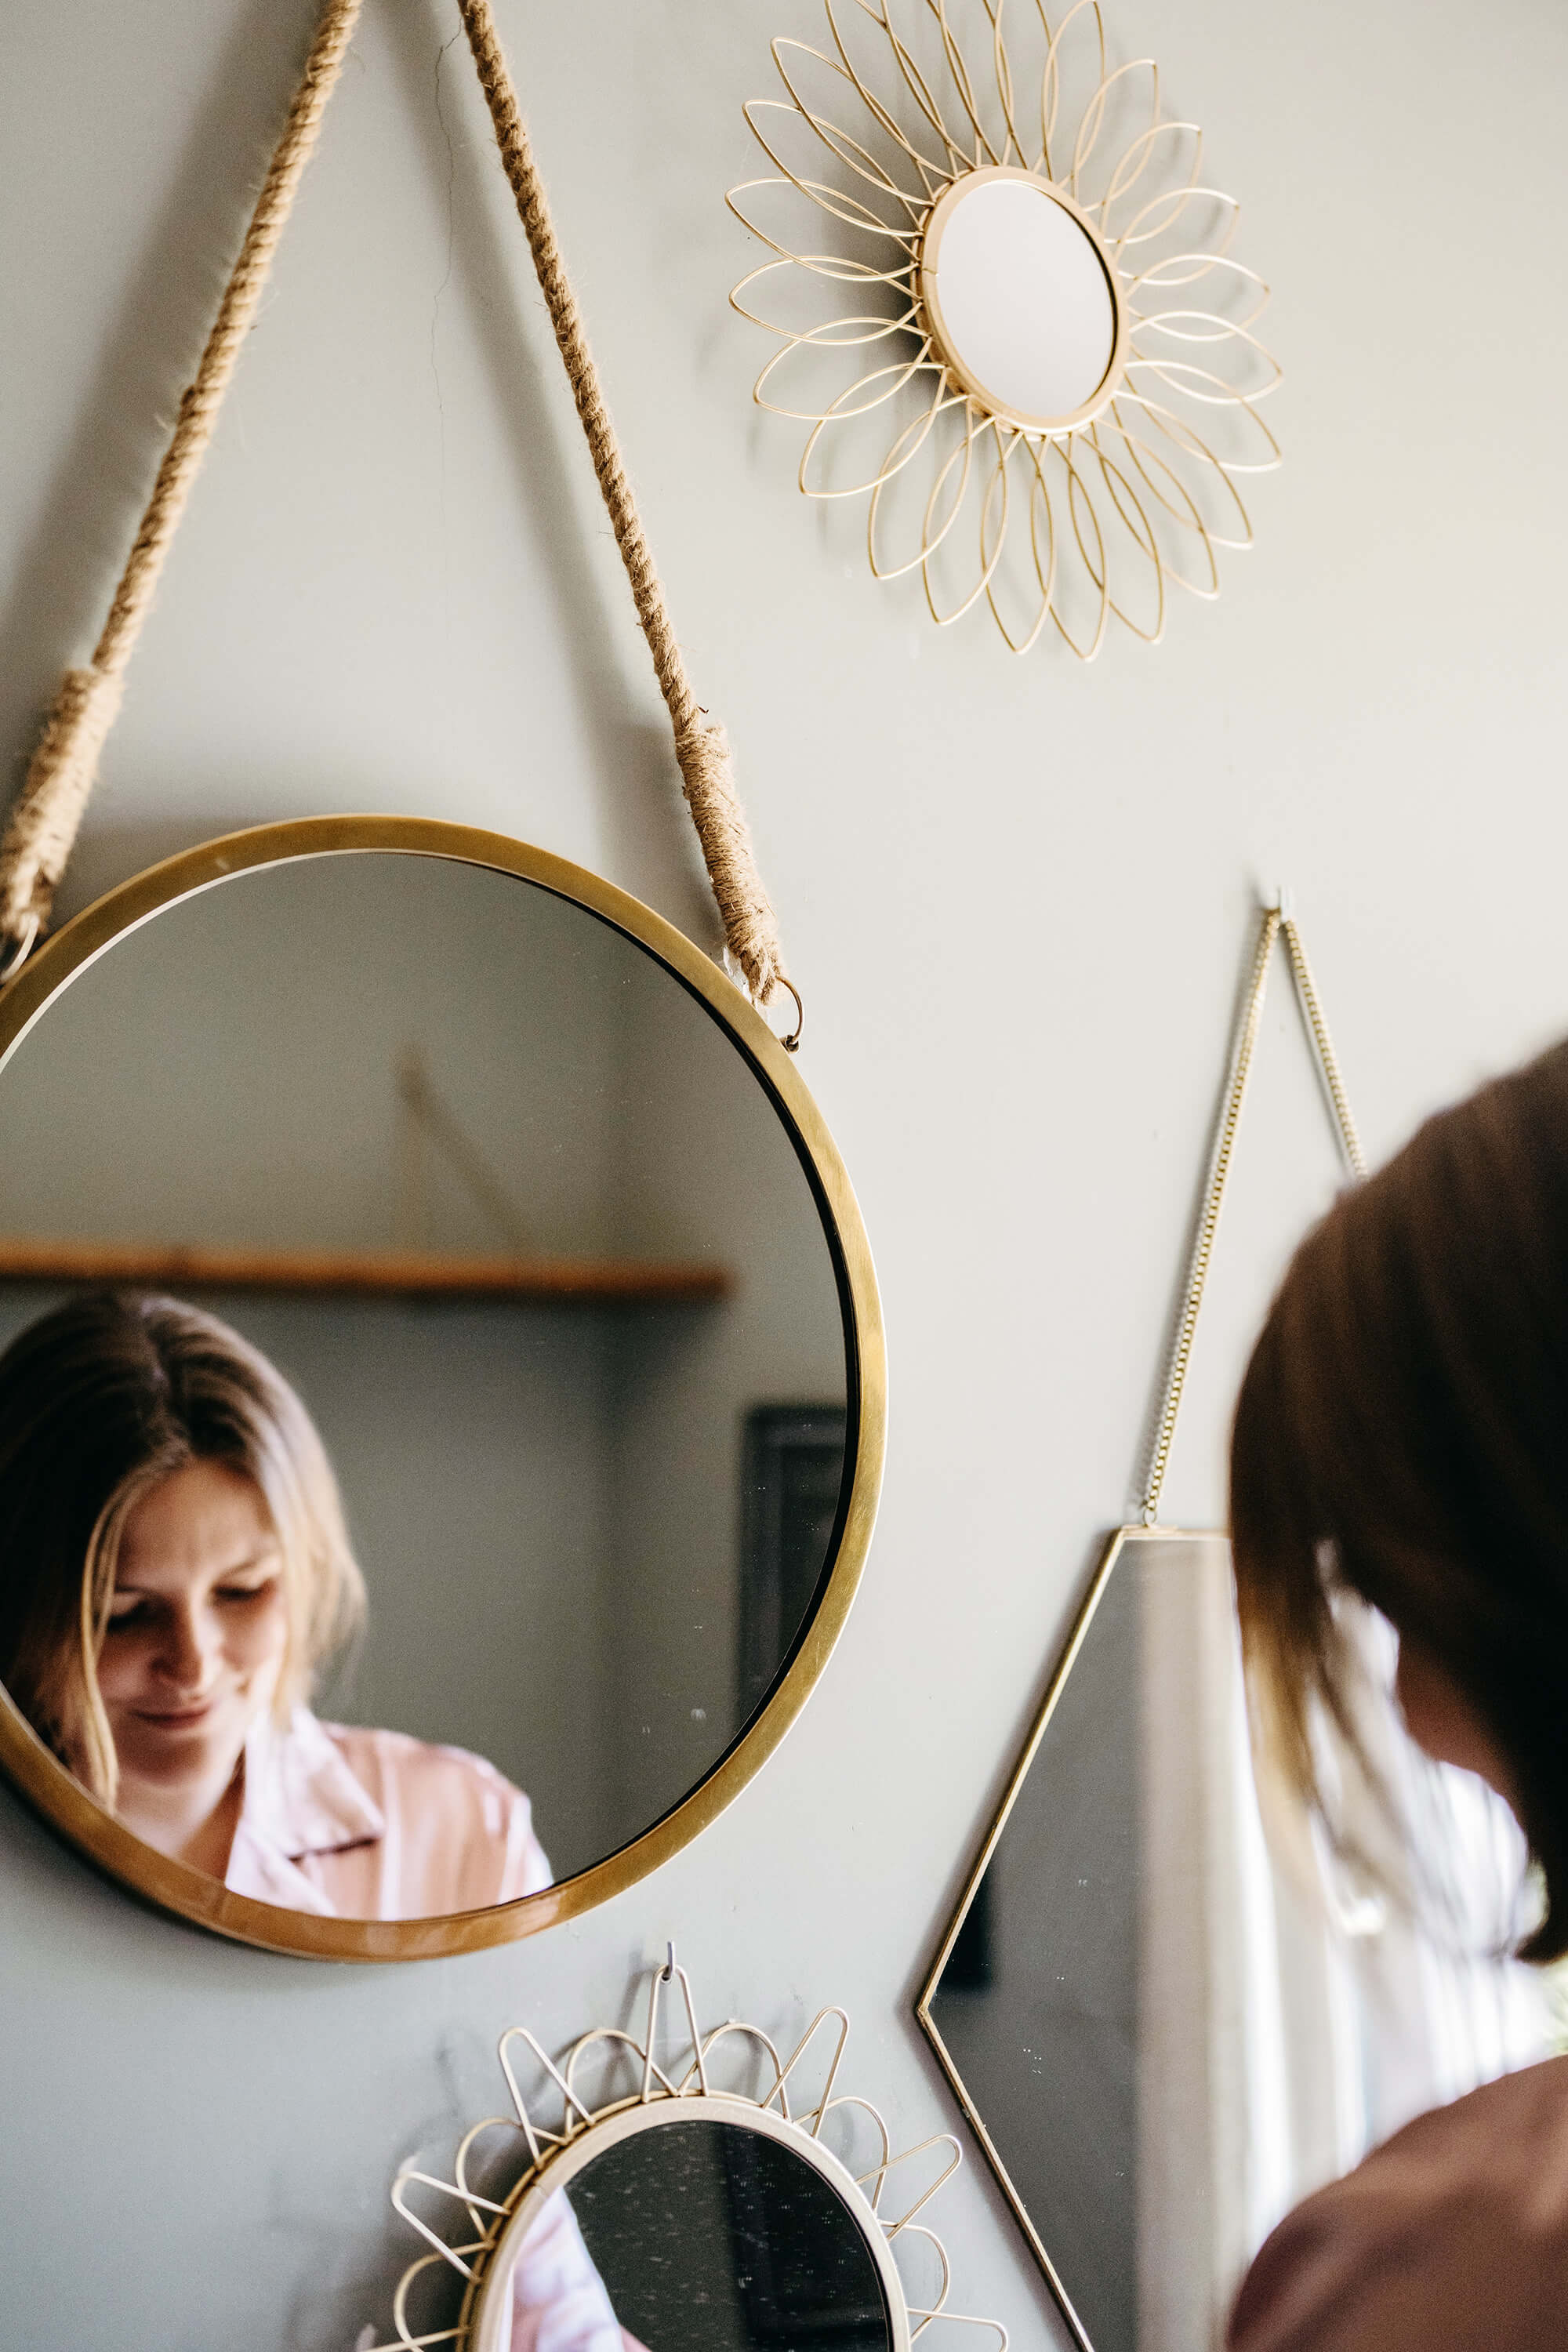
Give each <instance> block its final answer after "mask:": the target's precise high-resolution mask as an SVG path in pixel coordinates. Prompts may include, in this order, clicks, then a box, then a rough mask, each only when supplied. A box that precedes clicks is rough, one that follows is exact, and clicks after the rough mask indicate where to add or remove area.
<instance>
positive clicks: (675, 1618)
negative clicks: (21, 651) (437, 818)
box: [0, 851, 855, 1918]
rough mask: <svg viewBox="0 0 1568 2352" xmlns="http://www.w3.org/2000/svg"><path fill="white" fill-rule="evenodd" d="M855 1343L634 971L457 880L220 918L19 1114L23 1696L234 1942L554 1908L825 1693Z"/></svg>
mask: <svg viewBox="0 0 1568 2352" xmlns="http://www.w3.org/2000/svg"><path fill="white" fill-rule="evenodd" d="M110 1292H112V1294H113V1295H112V1296H110V1295H109V1293H110ZM146 1293H153V1294H163V1295H164V1297H165V1299H166V1300H169V1299H172V1300H173V1301H174V1302H175V1303H174V1305H173V1306H170V1305H167V1304H166V1303H165V1304H164V1305H163V1306H156V1305H149V1304H148V1303H146V1300H145V1298H144V1297H143V1294H146ZM127 1302H129V1303H127ZM56 1310H58V1312H57V1311H56ZM193 1316H194V1318H196V1319H193ZM50 1317H52V1318H53V1319H52V1320H45V1319H42V1318H50ZM199 1318H216V1325H214V1324H213V1323H211V1322H208V1321H203V1320H201V1319H199ZM846 1331H847V1325H846V1318H845V1313H844V1311H843V1310H842V1308H841V1303H840V1266H839V1257H838V1252H837V1243H836V1241H834V1240H831V1239H830V1236H829V1231H828V1229H827V1226H826V1223H825V1218H824V1213H823V1212H822V1210H821V1209H820V1208H819V1205H818V1201H817V1197H816V1190H815V1179H814V1178H813V1176H811V1175H808V1172H807V1166H806V1162H805V1158H804V1156H803V1150H802V1148H801V1147H800V1146H799V1144H798V1142H797V1138H796V1134H795V1129H794V1128H793V1127H792V1126H791V1125H790V1124H789V1123H788V1122H787V1121H786V1118H785V1116H784V1113H783V1112H782V1111H781V1110H780V1108H778V1107H777V1105H776V1103H775V1100H774V1098H773V1095H772V1094H771V1093H770V1092H769V1090H768V1089H767V1087H765V1086H764V1085H763V1081H762V1080H761V1078H760V1077H759V1076H758V1074H757V1071H756V1069H755V1068H754V1067H753V1066H752V1063H751V1062H750V1060H749V1059H748V1058H747V1056H746V1055H745V1054H744V1053H743V1052H742V1050H741V1048H740V1047H739V1045H737V1043H736V1042H735V1040H734V1038H733V1037H732V1036H731V1033H730V1031H729V1030H728V1029H727V1028H726V1027H725V1026H724V1024H722V1022H721V1020H719V1019H718V1018H717V1017H716V1016H715V1014H714V1013H711V1012H710V1010H709V1008H708V1006H707V1005H706V1004H705V1003H703V1002H702V1001H701V999H700V997H699V996H697V995H696V994H695V993H693V992H691V991H690V990H689V989H688V988H687V986H686V985H684V984H683V983H682V982H681V981H680V980H679V979H678V978H677V977H676V975H675V974H674V973H673V972H672V971H670V970H669V969H668V967H667V966H666V965H665V964H664V963H662V962H661V961H658V959H657V958H656V957H655V956H654V955H653V954H651V953H650V952H648V951H647V950H646V949H644V948H643V947H642V946H641V945H640V944H639V943H638V942H637V940H634V939H632V938H630V937H628V936H626V934H625V933H624V932H622V931H620V930H618V929H616V928H614V927H613V925H612V924H611V923H610V922H608V921H607V920H605V919H601V918H600V917H599V916H597V915H595V913H593V912H591V911H590V910H589V909H588V908H585V907H584V906H582V905H579V904H577V903H575V902H574V901H573V900H571V899H568V898H563V897H560V896H557V895H555V894H554V893H553V892H552V891H551V890H550V889H548V888H546V887H542V886H541V885H539V884H536V883H533V882H531V881H528V880H525V879H522V878H521V877H518V876H516V875H513V874H508V873H504V872H500V871H497V870H494V869H492V868H489V867H486V866H479V865H471V864H466V863H463V862H459V861H458V860H456V859H453V858H448V857H443V856H426V855H410V854H405V853H396V852H381V851H356V852H352V853H347V854H335V855H317V856H301V857H295V858H292V859H289V860H288V861H286V862H279V863H274V864H271V865H268V866H258V867H256V868H253V869H252V870H249V871H244V872H240V873H237V874H235V875H233V876H232V877H229V878H227V879H225V880H223V881H221V882H219V883H217V884H216V885H215V886H213V887H207V888H205V889H202V890H199V891H197V892H196V893H195V894H194V895H191V896H187V897H185V898H181V899H179V900H177V901H176V902H175V903H174V904H172V905H170V906H168V907H166V908H163V910H162V911H160V912H158V913H157V914H155V915H153V917H151V918H150V919H147V920H145V921H144V922H142V924H141V925H140V927H138V928H135V929H131V930H129V931H125V932H122V933H121V936H120V937H119V938H118V939H116V940H114V941H113V942H112V943H111V944H110V946H109V947H108V948H107V949H106V950H104V951H103V952H101V953H100V955H99V956H98V957H97V959H96V960H95V961H90V962H88V963H86V964H84V965H83V966H82V967H81V968H80V970H79V971H78V972H77V974H76V976H75V978H74V979H73V980H72V981H71V982H70V984H69V985H68V987H66V988H65V989H64V990H63V992H60V993H59V994H58V995H57V996H56V997H55V998H54V999H53V1000H52V1001H51V1002H50V1003H48V1004H47V1007H46V1008H45V1010H44V1011H43V1013H41V1015H40V1016H39V1017H38V1018H37V1020H36V1021H35V1023H34V1024H33V1025H32V1026H31V1028H30V1029H28V1030H26V1032H25V1033H24V1034H23V1035H22V1036H21V1038H20V1040H19V1042H18V1043H17V1044H16V1046H15V1047H14V1049H13V1050H12V1052H11V1055H10V1056H9V1059H8V1060H7V1061H6V1063H5V1066H4V1069H3V1071H0V1344H5V1343H9V1344H10V1347H11V1349H12V1352H11V1353H10V1354H9V1355H8V1356H7V1357H6V1358H5V1360H4V1361H3V1362H0V1557H3V1559H4V1566H3V1569H0V1678H3V1679H4V1681H5V1685H6V1687H7V1689H8V1690H9V1691H10V1694H11V1696H12V1697H13V1698H14V1699H15V1700H16V1703H17V1705H18V1706H20V1707H21V1709H22V1711H23V1713H24V1714H25V1715H26V1717H28V1719H29V1720H30V1721H31V1722H32V1723H33V1724H34V1727H35V1728H37V1730H39V1731H40V1732H41V1734H42V1735H43V1737H44V1738H46V1739H47V1741H48V1742H49V1743H50V1744H51V1745H52V1746H53V1747H54V1748H55V1749H56V1751H57V1753H58V1754H59V1755H60V1757H61V1759H62V1760H64V1761H66V1762H67V1763H68V1766H69V1768H70V1769H72V1770H73V1771H74V1772H76V1774H77V1776H78V1778H79V1779H80V1780H83V1781H84V1784H85V1785H87V1786H88V1787H89V1790H92V1792H93V1793H94V1794H96V1795H97V1796H98V1797H99V1799H100V1802H103V1803H105V1804H106V1805H109V1806H110V1807H111V1809H112V1810H113V1811H115V1812H116V1813H117V1814H118V1816H119V1817H120V1818H121V1820H122V1821H123V1822H125V1823H126V1824H127V1826H129V1827H131V1828H132V1830H134V1831H135V1832H136V1833H137V1834H138V1835H139V1836H141V1837H142V1838H143V1839H144V1840H145V1841H146V1842H147V1843H152V1844H153V1845H156V1846H158V1847H159V1848H160V1850H162V1851H164V1852H168V1853H178V1854H180V1855H181V1856H182V1858H184V1860H186V1861H187V1862H191V1863H194V1864H195V1866H196V1867H198V1868H200V1869H202V1870H204V1871H206V1872H207V1873H208V1874H211V1875H213V1876H216V1877H218V1878H220V1879H223V1880H224V1881H225V1882H226V1884H227V1885H229V1886H230V1887H231V1888H233V1889H234V1890H235V1891H236V1892H238V1893H242V1894H246V1895H253V1896H256V1897H258V1899H260V1900H263V1901H268V1902H272V1903H276V1904H280V1905H283V1906H285V1907H287V1908H289V1909H291V1910H297V1911H303V1912H313V1913H316V1914H318V1915H322V1916H337V1917H345V1918H351V1917H352V1918H398V1917H411V1916H431V1915H436V1914H445V1913H449V1912H454V1911H464V1910H468V1909H478V1908H479V1907H481V1906H488V1905H490V1904H493V1903H495V1902H498V1901H500V1900H506V1899H510V1898H511V1897H514V1896H516V1895H521V1894H523V1893H528V1892H532V1891H534V1890H535V1889H536V1888H538V1887H540V1886H542V1885H548V1884H550V1883H552V1882H554V1881H559V1880H560V1879H563V1878H564V1877H567V1876H569V1875H570V1874H574V1873H576V1872H580V1871H582V1870H584V1869H585V1868H586V1867H587V1866H588V1865H590V1864H594V1863H595V1862H598V1861H600V1860H602V1859H603V1858H604V1857H605V1856H606V1855H608V1854H610V1853H614V1852H615V1851H616V1849H617V1848H619V1847H621V1846H623V1845H625V1844H626V1843H627V1842H628V1841H629V1840H631V1839H633V1838H635V1837H637V1835H638V1834H639V1833H641V1832H644V1831H645V1830H647V1828H648V1827H649V1826H650V1825H651V1824H652V1823H654V1822H657V1821H658V1819H659V1818H660V1816H661V1815H663V1814H665V1813H666V1812H667V1811H668V1810H669V1809H670V1808H671V1807H672V1806H674V1805H675V1804H677V1803H678V1801H679V1800H680V1799H681V1798H682V1796H683V1795H685V1794H686V1793H687V1792H688V1791H689V1790H690V1789H691V1788H692V1787H693V1786H694V1785H695V1784H696V1783H698V1782H699V1781H700V1780H702V1779H703V1777H704V1776H705V1775H706V1774H708V1773H709V1772H710V1770H711V1769H713V1767H714V1766H715V1764H716V1763H717V1762H718V1760H719V1759H721V1757H722V1756H723V1755H724V1753H725V1751H726V1749H727V1748H729V1747H730V1746H731V1743H732V1742H733V1741H734V1740H735V1738H736V1737H737V1735H738V1734H739V1733H740V1731H741V1730H742V1727H743V1726H744V1725H745V1724H746V1722H747V1721H748V1719H749V1718H750V1717H752V1716H753V1715H754V1713H755V1712H756V1710H757V1708H758V1706H759V1705H760V1704H761V1703H762V1701H763V1698H764V1697H765V1696H766V1694H767V1693H768V1691H769V1690H770V1688H771V1687H772V1686H773V1685H774V1684H775V1682H776V1680H777V1678H778V1676H779V1675H780V1672H781V1670H782V1669H783V1667H784V1664H785V1663H786V1661H787V1660H788V1658H789V1657H790V1655H791V1654H792V1651H793V1649H794V1646H795V1643H796V1642H797V1640H798V1638H799V1636H800V1635H801V1634H802V1632H803V1630H804V1628H805V1625H806V1623H807V1622H808V1620H809V1618H810V1616H811V1614H812V1611H813V1608H814V1605H815V1602H816V1598H817V1596H818V1594H819V1591H820V1589H821V1587H822V1584H823V1580H824V1578H825V1576H826V1573H827V1571H828V1570H829V1569H830V1566H831V1558H832V1554H833V1550H834V1546H835V1538H836V1528H837V1521H838V1517H839V1514H840V1509H841V1497H842V1496H843V1493H844V1490H845V1486H846V1469H845V1465H846V1451H847V1448H848V1452H849V1455H850V1458H851V1461H852V1458H853V1449H854V1434H855V1433H854V1430H853V1428H852V1427H851V1426H850V1421H851V1418H852V1416H851V1413H850V1402H851V1389H850V1381H849V1374H848V1364H849V1361H850V1358H849V1355H848V1353H847V1338H846ZM24 1335H29V1336H24ZM312 1431H313V1433H314V1434H312ZM318 1438H319V1444H318V1443H317V1440H318ZM334 1488H335V1490H336V1496H338V1497H341V1504H342V1512H341V1517H340V1516H339V1513H338V1508H337V1501H336V1499H335V1498H334V1494H333V1489H334ZM105 1514H107V1518H106V1517H105V1516H104V1515H105ZM84 1579H85V1580H86V1581H87V1583H88V1585H89V1587H90V1601H89V1616H93V1617H94V1623H95V1628H96V1633H95V1638H96V1640H97V1642H98V1644H99V1646H98V1650H97V1654H96V1659H95V1661H94V1664H93V1672H94V1675H96V1682H97V1691H96V1694H94V1693H92V1692H91V1691H89V1689H88V1688H87V1683H88V1682H89V1680H90V1677H89V1676H88V1675H86V1673H85V1669H84V1667H83V1663H82V1638H81V1635H80V1633H79V1631H78V1630H77V1629H79V1626H80V1622H81V1611H82V1597H81V1596H82V1591H83V1584H84ZM95 1579H96V1581H94V1580H95ZM362 1582H363V1611H362V1612H360V1622H359V1623H358V1626H357V1629H353V1627H352V1626H351V1624H350V1620H352V1618H353V1609H352V1608H344V1607H342V1606H339V1605H338V1604H340V1603H343V1602H351V1601H352V1600H353V1592H354V1590H355V1588H356V1587H357V1586H358V1585H359V1584H360V1583H362ZM334 1619H335V1620H336V1624H335V1627H334ZM345 1631H347V1632H348V1633H350V1635H351V1637H350V1638H347V1639H341V1638H336V1636H337V1635H342V1633H344V1632H345Z"/></svg>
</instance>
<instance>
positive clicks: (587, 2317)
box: [500, 2189, 644, 2352]
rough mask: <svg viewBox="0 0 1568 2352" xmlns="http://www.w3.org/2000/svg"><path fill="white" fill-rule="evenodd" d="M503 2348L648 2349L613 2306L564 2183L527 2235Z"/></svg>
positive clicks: (508, 2351)
mask: <svg viewBox="0 0 1568 2352" xmlns="http://www.w3.org/2000/svg"><path fill="white" fill-rule="evenodd" d="M500 2352H644V2347H643V2346H642V2345H640V2344H639V2343H638V2342H637V2337H636V2336H628V2335H627V2333H626V2329H625V2328H624V2327H622V2326H621V2325H620V2323H619V2322H618V2321H617V2319H616V2315H615V2313H614V2311H612V2309H611V2308H610V2298H609V2295H608V2294H607V2293H606V2292H605V2282H604V2280H603V2279H602V2278H601V2277H600V2276H599V2273H598V2272H597V2271H596V2270H595V2267H594V2260H593V2256H592V2255H591V2254H590V2253H589V2252H588V2249H587V2247H586V2246H585V2245H584V2242H583V2232H582V2231H581V2230H580V2229H579V2228H578V2227H577V2216H576V2215H575V2213H574V2212H573V2210H572V2208H571V2206H570V2205H569V2204H568V2203H567V2201H566V2192H565V2190H564V2189H557V2190H556V2192H555V2194H554V2196H553V2197H548V2198H546V2200H545V2201H544V2203H543V2204H542V2206H541V2207H540V2209H539V2213H538V2217H537V2219H536V2220H535V2221H534V2223H533V2226H532V2228H531V2230H530V2231H529V2233H528V2235H527V2237H526V2238H525V2239H524V2240H523V2244H522V2252H521V2253H520V2254H519V2256H518V2258H517V2268H516V2270H515V2271H514V2272H513V2273H512V2288H511V2335H510V2338H509V2339H507V2340H506V2341H504V2342H503V2343H502V2345H501V2347H500Z"/></svg>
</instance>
